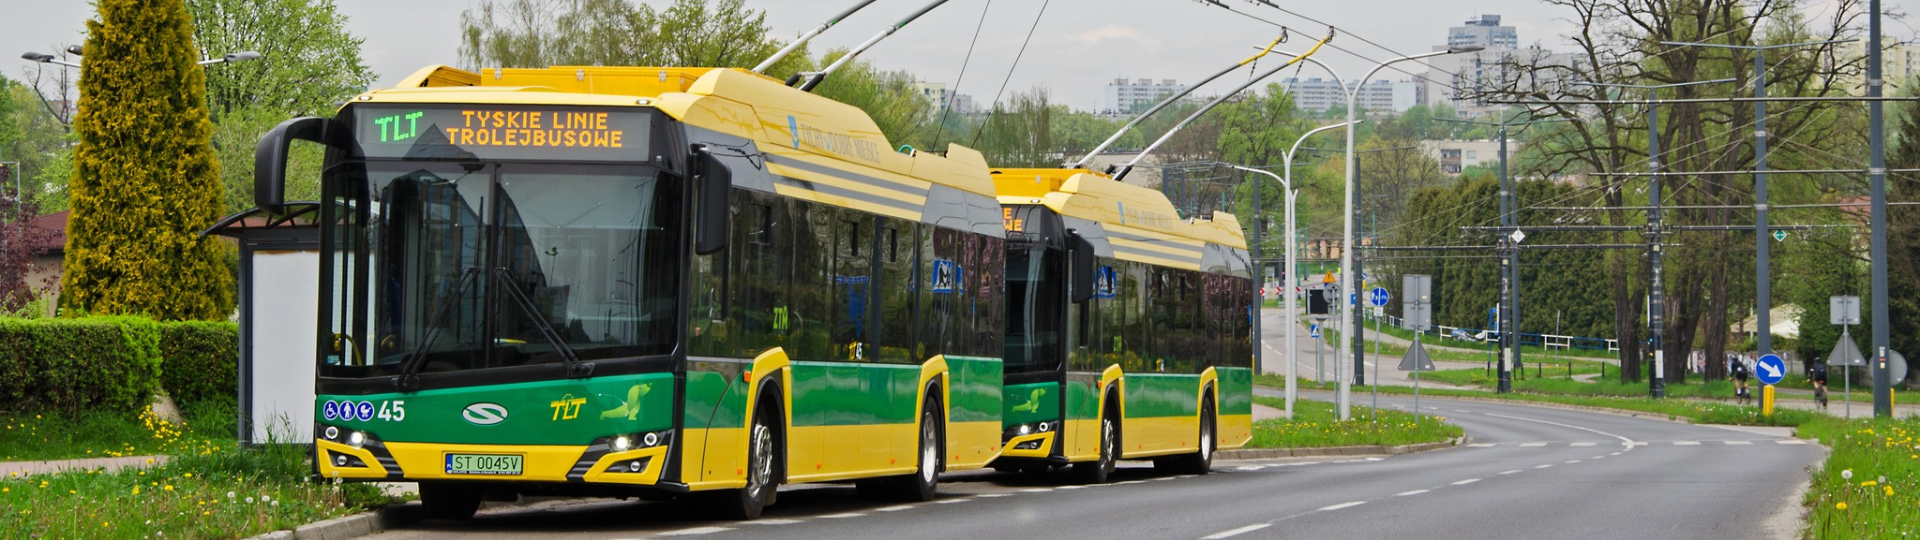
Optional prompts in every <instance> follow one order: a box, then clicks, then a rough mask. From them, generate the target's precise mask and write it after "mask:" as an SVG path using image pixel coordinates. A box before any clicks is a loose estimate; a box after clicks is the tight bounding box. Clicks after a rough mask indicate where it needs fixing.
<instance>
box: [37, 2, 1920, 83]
mask: <svg viewBox="0 0 1920 540" xmlns="http://www.w3.org/2000/svg"><path fill="white" fill-rule="evenodd" d="M927 1H929V0H884V1H881V2H876V3H875V4H874V5H873V6H871V7H868V8H867V9H866V10H865V11H862V12H860V13H859V14H857V15H855V16H853V17H850V18H848V19H847V20H846V21H844V22H843V23H842V24H841V25H839V26H836V27H834V29H833V30H830V31H828V32H827V33H826V34H824V35H822V36H821V37H820V38H818V39H816V40H815V41H814V43H815V45H814V50H815V51H821V50H825V49H827V48H833V47H852V46H854V45H857V44H859V43H860V42H862V41H865V40H866V39H867V38H868V37H871V36H872V35H874V34H875V33H877V32H879V31H880V30H881V29H883V28H885V27H886V26H887V25H889V24H892V23H894V22H895V21H898V20H899V19H900V18H902V17H904V16H906V15H907V14H908V13H910V12H912V11H913V10H915V9H918V8H919V7H921V6H923V5H925V3H926V2H927ZM5 2H6V3H7V4H11V5H10V6H8V8H7V9H6V11H7V12H8V14H9V15H10V16H9V17H8V19H9V21H8V22H6V23H0V26H4V28H5V31H4V32H0V52H5V56H4V57H3V58H18V56H17V55H18V54H19V52H25V51H41V52H51V51H52V50H54V49H56V48H57V47H55V45H64V44H71V43H78V42H80V41H81V32H82V31H83V30H84V29H85V23H86V20H87V19H88V18H89V17H91V16H92V15H93V8H92V6H91V3H89V2H83V1H79V0H5ZM336 2H337V3H338V5H339V9H340V11H341V12H342V13H344V14H345V15H346V16H347V17H348V23H347V24H348V29H349V31H351V32H352V33H353V34H354V35H357V36H359V37H361V38H364V39H365V40H366V44H365V49H364V50H363V51H362V55H363V57H364V58H365V59H366V61H367V63H368V64H369V65H370V66H372V67H373V70H374V72H375V73H376V74H378V76H379V79H378V80H377V81H376V82H375V86H376V87H385V86H389V85H392V84H393V83H395V82H397V81H398V80H399V79H400V78H401V77H404V76H405V75H407V74H408V73H411V72H412V71H414V70H416V69H419V68H420V67H422V66H426V65H429V64H453V63H456V62H457V58H456V56H455V54H456V52H457V50H458V47H459V44H458V31H459V17H460V12H461V11H462V10H464V9H469V8H471V7H473V6H474V5H476V4H477V3H478V2H477V1H468V0H452V1H436V0H336ZM1831 2H1832V0H1809V1H1808V4H1809V5H1810V6H1813V7H1811V8H1810V11H1812V12H1814V13H1815V14H1816V16H1815V17H1813V18H1814V19H1816V20H1818V19H1821V18H1822V17H1820V16H1818V15H1819V14H1830V12H1829V11H1826V9H1829V8H1826V7H1825V6H1829V5H1831ZM644 3H647V4H653V5H655V6H656V7H659V6H664V5H666V4H669V3H670V2H669V1H662V0H651V1H646V2H644ZM853 3H854V2H853V0H747V6H748V7H749V8H751V9H758V10H762V11H764V12H765V13H766V16H767V21H768V22H769V23H770V24H771V25H772V26H773V29H774V31H775V33H776V34H777V35H780V36H785V37H792V36H796V35H798V34H800V33H801V32H804V31H806V30H807V29H809V28H812V27H813V26H815V25H818V24H820V22H821V21H823V20H824V19H825V18H826V17H829V16H831V15H833V14H834V13H837V12H839V11H840V10H842V9H845V8H846V7H847V6H850V5H852V4H853ZM1224 3H1226V4H1227V5H1230V6H1234V7H1235V8H1236V9H1239V10H1241V11H1242V12H1245V13H1248V14H1251V15H1254V16H1258V17H1260V18H1263V19H1267V20H1269V21H1273V22H1277V23H1280V24H1284V25H1287V26H1288V27H1290V28H1294V29H1297V30H1298V32H1296V33H1295V35H1294V36H1293V39H1292V40H1291V41H1289V42H1288V44H1286V45H1283V46H1282V47H1281V48H1282V49H1283V50H1294V51H1302V50H1305V48H1306V47H1308V46H1310V45H1311V44H1312V43H1313V42H1314V41H1315V40H1317V39H1318V37H1319V34H1320V33H1321V32H1324V31H1325V27H1324V25H1321V24H1317V23H1314V22H1311V21H1308V20H1306V19H1304V18H1302V16H1304V17H1311V18H1313V19H1318V20H1320V21H1324V22H1326V23H1330V24H1333V25H1335V26H1338V27H1340V28H1341V29H1342V30H1343V31H1344V32H1345V33H1344V34H1343V35H1342V36H1341V37H1338V38H1335V41H1334V42H1333V43H1334V45H1337V46H1339V47H1342V48H1345V49H1347V50H1349V51H1353V52H1354V53H1358V54H1359V55H1361V56H1365V57H1366V58H1368V59H1371V60H1363V59H1361V58H1358V57H1356V56H1355V55H1354V54H1350V53H1346V52H1342V51H1337V50H1331V49H1323V50H1322V53H1321V54H1320V55H1317V56H1316V58H1319V59H1321V60H1322V61H1324V62H1328V63H1329V64H1331V65H1332V66H1333V68H1334V69H1336V70H1339V71H1340V73H1341V74H1342V75H1345V76H1346V77H1349V78H1352V77H1358V76H1360V75H1361V74H1363V73H1364V71H1365V70H1366V69H1369V68H1371V66H1372V65H1373V64H1374V63H1375V62H1378V61H1381V60H1385V59H1388V58H1391V57H1394V56H1398V54H1396V53H1400V54H1414V53H1419V52H1425V51H1429V50H1431V49H1432V48H1433V47H1434V46H1436V45H1441V44H1444V43H1445V40H1446V33H1447V28H1448V27H1451V26H1458V25H1460V24H1461V23H1462V22H1463V21H1465V20H1466V19H1467V18H1469V17H1474V16H1477V15H1480V14H1497V15H1501V16H1502V17H1503V20H1502V24H1504V25H1507V26H1513V27H1516V29H1517V30H1518V32H1519V34H1520V41H1521V43H1522V44H1523V45H1527V44H1536V43H1537V44H1539V45H1541V46H1543V47H1547V48H1550V49H1560V50H1566V49H1570V46H1569V45H1567V41H1566V38H1565V36H1566V35H1567V34H1568V33H1569V32H1571V31H1572V30H1573V26H1572V25H1571V24H1570V23H1569V22H1567V20H1566V19H1567V15H1566V14H1565V13H1564V12H1561V11H1557V10H1556V9H1555V8H1554V7H1553V6H1549V5H1546V4H1544V3H1542V2H1540V1H1539V0H1479V1H1477V2H1444V1H1435V0H1359V1H1347V2H1300V1H1294V0H1277V1H1275V2H1274V3H1275V4H1279V5H1281V6H1285V7H1287V9H1289V10H1292V11H1294V12H1296V13H1297V14H1298V15H1295V14H1289V13H1286V12H1282V11H1280V10H1277V9H1274V8H1272V7H1268V6H1260V5H1255V4H1252V3H1249V2H1247V1H1245V0H1224ZM1883 4H1884V6H1885V7H1886V8H1888V9H1890V10H1896V11H1900V12H1908V13H1911V12H1913V9H1912V7H1913V6H1914V5H1920V0H1885V1H1884V2H1883ZM1043 5H1044V7H1045V12H1044V13H1042V11H1041V8H1042V6H1043ZM983 12H984V15H985V18H984V23H985V24H984V25H982V24H981V23H982V21H983V19H982V14H983ZM1036 16H1039V18H1040V19H1039V22H1040V25H1039V27H1038V29H1037V30H1036V31H1034V32H1033V39H1032V42H1031V43H1030V44H1028V45H1027V47H1026V53H1025V55H1024V56H1023V57H1021V58H1020V60H1019V64H1018V65H1017V66H1015V65H1014V59H1015V56H1016V55H1017V54H1018V53H1019V51H1020V49H1021V45H1022V42H1023V41H1025V40H1026V37H1027V33H1028V30H1029V29H1030V28H1033V24H1034V20H1035V17H1036ZM976 27H978V28H979V40H978V44H977V46H974V47H972V59H971V60H967V55H968V50H969V44H970V43H974V42H975V40H974V33H975V29H976ZM1276 30H1277V29H1276V28H1275V27H1273V26H1270V25H1268V24H1266V23H1262V22H1259V21H1255V20H1252V19H1249V18H1247V17H1243V16H1241V15H1236V14H1234V13H1233V12H1230V11H1227V10H1224V9H1221V8H1218V7H1212V6H1209V5H1207V4H1203V3H1200V2H1198V1H1195V0H999V1H990V0H951V1H949V2H947V3H946V5H943V6H941V7H940V8H938V9H935V10H934V11H933V12H932V13H930V14H928V15H927V16H925V17H922V18H921V19H920V20H919V21H917V22H915V23H914V24H913V25H910V26H908V27H906V28H904V29H902V30H900V31H899V32H897V33H895V34H894V35H893V36H892V37H891V38H888V40H887V41H885V42H883V43H881V44H880V45H879V46H878V47H876V48H874V49H873V50H872V51H871V52H869V53H868V54H866V55H864V56H863V57H862V58H864V59H867V60H869V61H872V62H873V63H874V64H876V65H877V66H879V67H881V68H883V69H906V70H910V71H912V72H914V73H915V74H917V75H919V76H920V78H921V79H923V80H927V81H932V82H944V83H947V84H949V85H952V84H954V83H955V82H958V83H959V85H958V91H959V92H960V93H963V94H969V95H972V96H973V97H974V100H975V102H976V103H986V102H987V101H989V100H991V99H993V96H994V94H995V93H996V92H998V91H999V89H1000V87H1001V84H1002V81H1007V84H1006V92H1007V93H1009V94H1011V93H1013V92H1016V91H1025V90H1028V89H1031V88H1034V87H1036V86H1044V87H1046V88H1047V89H1048V91H1049V92H1050V93H1051V94H1052V96H1053V99H1054V101H1056V102H1064V103H1066V104H1068V105H1071V106H1073V107H1074V108H1078V109H1093V108H1097V107H1099V106H1100V102H1101V101H1102V100H1103V99H1104V98H1103V95H1104V94H1103V92H1104V87H1105V85H1106V83H1107V82H1109V81H1111V80H1112V79H1114V78H1116V77H1126V78H1130V79H1138V78H1151V79H1156V80H1157V79H1177V80H1179V81H1181V82H1192V81H1196V80H1198V79H1200V78H1202V77H1205V76H1206V75H1209V74H1212V73H1213V72H1215V71H1218V70H1219V69H1221V68H1223V67H1225V66H1227V65H1230V64H1231V63H1233V62H1235V61H1238V60H1239V59H1241V58H1244V57H1246V56H1248V55H1250V54H1251V53H1252V52H1254V51H1253V49H1254V47H1257V46H1260V45H1264V44H1266V43H1267V42H1269V41H1271V40H1272V39H1273V38H1274V37H1276V36H1277V33H1276ZM1885 31H1886V34H1887V37H1888V38H1889V39H1910V38H1911V37H1912V36H1913V35H1914V34H1915V30H1914V26H1913V25H1912V24H1911V22H1910V21H1888V22H1887V23H1886V30H1885ZM1309 34H1311V35H1309ZM1361 38H1364V39H1366V40H1370V41H1373V42H1375V43H1378V44H1380V45H1383V46H1385V48H1387V49H1391V50H1392V51H1394V52H1388V51H1385V50H1382V49H1381V48H1379V47H1376V46H1374V45H1370V44H1367V43H1365V42H1363V41H1361ZM15 51H18V52H15ZM263 61H272V59H270V58H269V59H266V60H263ZM11 62H13V63H14V65H13V66H6V65H5V64H0V71H4V73H6V74H7V75H8V76H10V77H18V76H19V75H20V74H21V73H22V72H23V70H24V68H25V66H26V64H27V62H25V61H24V60H12V61H11ZM1269 65H1272V64H1269ZM963 66H964V67H965V73H964V76H963V74H962V67H963ZM1397 66H1405V67H1406V68H1407V70H1408V71H1424V68H1421V67H1419V66H1417V65H1411V64H1409V63H1402V64H1398V65H1397ZM1009 68H1012V69H1013V72H1012V76H1011V79H1008V70H1009ZM1289 75H1291V73H1289ZM1301 76H1302V77H1308V78H1310V77H1317V76H1318V77H1323V76H1324V74H1322V73H1315V72H1314V71H1313V68H1312V67H1311V66H1309V67H1308V68H1307V71H1303V72H1301ZM1383 76H1391V77H1393V78H1395V79H1405V78H1407V77H1408V76H1407V75H1406V74H1403V73H1394V72H1392V71H1387V72H1383ZM963 77H964V78H963ZM1231 78H1232V77H1231V76H1230V77H1228V78H1227V79H1231ZM1278 78H1279V77H1276V79H1278ZM1225 82H1226V79H1223V80H1222V81H1221V83H1217V84H1224V83H1225ZM1236 82H1245V79H1244V78H1241V79H1239V80H1238V81H1236Z"/></svg>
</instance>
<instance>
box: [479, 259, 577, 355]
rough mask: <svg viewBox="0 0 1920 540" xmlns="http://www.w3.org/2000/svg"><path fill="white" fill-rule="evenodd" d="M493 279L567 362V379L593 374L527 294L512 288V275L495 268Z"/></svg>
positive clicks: (517, 288) (502, 269) (503, 269)
mask: <svg viewBox="0 0 1920 540" xmlns="http://www.w3.org/2000/svg"><path fill="white" fill-rule="evenodd" d="M493 277H494V279H497V280H499V281H500V283H498V285H499V286H500V288H501V289H503V290H506V291H507V296H509V297H512V298H513V303H514V304H515V305H518V306H520V311H521V312H523V313H526V315H527V317H529V318H532V319H533V322H534V325H535V326H536V327H537V328H539V329H540V335H541V336H545V337H546V338H547V342H548V343H552V344H553V350H554V352H558V353H560V358H561V359H564V360H566V361H567V376H568V377H585V376H588V375H592V374H593V364H588V363H581V362H580V355H578V354H574V352H573V347H568V346H567V340H565V339H561V338H560V331H559V330H555V329H554V328H553V324H552V323H548V322H547V318H546V317H545V316H542V315H541V314H540V308H539V307H538V306H535V305H533V299H531V298H527V293H525V292H522V291H521V290H520V288H519V287H515V286H513V274H511V273H508V272H507V269H505V268H495V269H493Z"/></svg>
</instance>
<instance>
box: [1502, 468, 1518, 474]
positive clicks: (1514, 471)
mask: <svg viewBox="0 0 1920 540" xmlns="http://www.w3.org/2000/svg"><path fill="white" fill-rule="evenodd" d="M1517 472H1520V469H1514V470H1511V471H1500V474H1503V475H1504V474H1513V473H1517Z"/></svg>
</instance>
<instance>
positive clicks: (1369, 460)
mask: <svg viewBox="0 0 1920 540" xmlns="http://www.w3.org/2000/svg"><path fill="white" fill-rule="evenodd" d="M1382 459H1386V458H1377V457H1370V458H1367V462H1368V463H1372V462H1375V461H1380V460H1382Z"/></svg>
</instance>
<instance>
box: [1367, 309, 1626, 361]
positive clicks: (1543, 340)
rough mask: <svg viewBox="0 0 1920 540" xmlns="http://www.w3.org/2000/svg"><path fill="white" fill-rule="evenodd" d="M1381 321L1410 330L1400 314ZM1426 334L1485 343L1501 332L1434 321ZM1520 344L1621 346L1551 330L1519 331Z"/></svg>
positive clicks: (1369, 315)
mask: <svg viewBox="0 0 1920 540" xmlns="http://www.w3.org/2000/svg"><path fill="white" fill-rule="evenodd" d="M1362 314H1363V315H1364V316H1365V317H1366V318H1367V319H1373V318H1374V316H1373V310H1370V309H1369V310H1366V311H1363V312H1362ZM1380 321H1381V323H1382V324H1385V325H1387V326H1392V327H1394V328H1399V329H1402V330H1410V329H1408V328H1407V327H1406V325H1405V321H1404V320H1402V319H1401V318H1399V317H1395V316H1392V315H1382V316H1380ZM1427 335H1430V336H1435V337H1438V338H1440V340H1441V341H1446V340H1454V341H1466V342H1472V343H1486V342H1488V341H1492V340H1498V339H1500V332H1499V331H1496V330H1484V329H1480V328H1466V327H1459V326H1447V325H1434V329H1433V330H1429V331H1428V332H1427ZM1520 344H1521V345H1530V346H1534V347H1540V348H1543V349H1549V350H1552V349H1558V350H1563V351H1564V350H1568V349H1580V350H1585V351H1598V350H1606V351H1608V352H1615V351H1619V350H1620V340H1617V339H1604V338H1596V337H1583V336H1560V335H1553V334H1529V333H1525V332H1521V333H1520Z"/></svg>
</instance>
